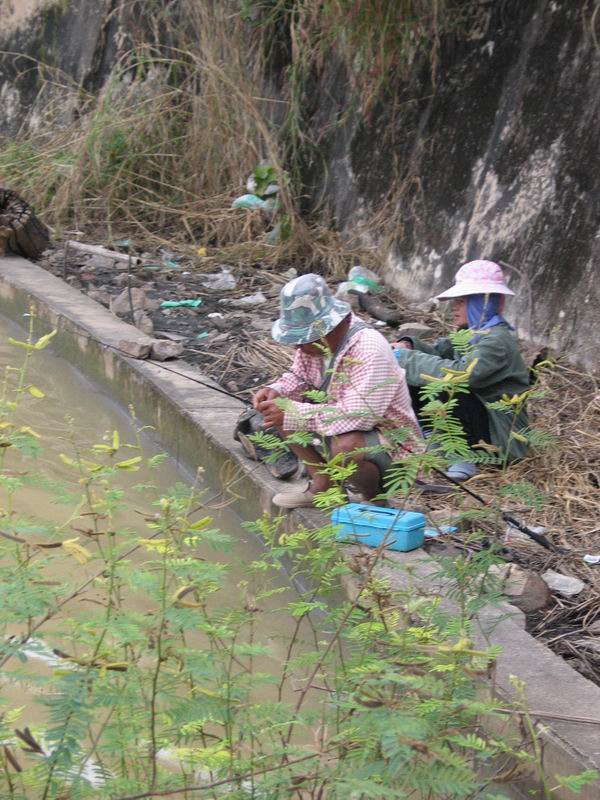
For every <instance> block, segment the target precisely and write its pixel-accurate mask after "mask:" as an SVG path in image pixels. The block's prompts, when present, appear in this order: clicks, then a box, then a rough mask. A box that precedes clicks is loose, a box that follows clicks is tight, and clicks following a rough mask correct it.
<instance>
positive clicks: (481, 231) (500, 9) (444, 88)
mask: <svg viewBox="0 0 600 800" xmlns="http://www.w3.org/2000/svg"><path fill="white" fill-rule="evenodd" d="M595 5H596V6H597V4H595ZM593 6H594V4H593V3H586V2H583V1H582V2H579V1H578V0H531V1H530V2H527V3H522V2H494V3H492V4H491V7H492V13H491V14H490V16H489V19H488V22H487V25H486V29H485V30H484V31H482V32H481V35H480V36H478V37H477V38H474V39H472V40H471V41H467V42H458V43H454V45H453V46H452V47H451V46H447V47H446V48H445V52H443V54H442V63H441V65H440V67H439V68H438V72H437V74H438V78H437V82H436V85H435V86H432V85H431V83H430V80H429V72H428V70H426V69H425V68H421V70H420V71H419V70H417V69H415V70H414V74H413V75H412V76H411V80H410V82H409V83H408V84H405V85H403V86H400V87H399V89H398V93H397V96H396V97H395V98H394V100H395V101H396V102H395V105H394V107H395V109H396V110H395V111H394V112H393V115H391V113H390V107H391V106H392V104H391V103H390V104H388V105H387V106H386V107H380V108H379V109H376V110H375V111H374V112H373V113H372V114H371V118H370V120H369V121H368V122H364V121H360V122H359V121H357V120H356V119H353V120H350V121H349V122H348V123H347V124H346V125H344V126H343V127H341V128H338V129H337V130H335V133H334V134H332V135H330V136H328V137H327V138H326V139H325V140H324V141H323V146H324V148H325V152H326V162H327V165H328V167H329V171H328V173H327V175H326V178H325V180H324V181H321V182H320V183H319V181H317V182H316V185H315V191H317V193H318V190H321V189H323V190H324V192H325V197H326V199H327V203H328V205H329V208H330V210H331V213H332V215H333V217H334V218H335V220H336V222H337V224H338V225H339V226H340V227H341V228H342V229H344V230H346V231H348V232H352V231H354V230H356V228H357V226H358V225H359V224H360V223H361V221H364V220H365V219H366V218H368V213H369V210H370V208H371V207H372V206H373V204H374V203H376V202H378V201H379V200H380V199H381V197H382V196H383V195H384V194H385V192H386V191H388V190H390V189H394V188H403V192H402V200H401V201H400V202H398V203H397V204H396V205H395V210H394V214H393V215H392V218H391V221H392V236H391V239H390V245H389V247H388V248H387V260H386V265H385V271H386V275H387V277H388V279H389V280H390V281H391V282H392V283H394V284H396V285H397V286H399V287H401V288H402V289H403V290H405V291H406V292H407V293H408V294H409V295H411V296H413V297H418V298H422V297H428V296H430V295H431V294H433V293H434V292H435V291H436V290H439V289H440V288H445V287H446V286H447V285H449V284H450V283H451V282H452V276H453V274H454V272H455V270H456V269H457V267H458V266H459V265H460V264H461V263H463V262H464V261H466V260H471V259H474V258H481V257H484V258H492V259H496V260H503V261H505V262H507V263H508V264H510V265H512V266H513V267H514V268H515V269H513V270H507V272H508V274H509V276H510V280H511V284H512V286H513V287H514V288H515V289H516V290H517V291H518V299H517V300H515V301H513V302H512V309H511V316H512V319H513V320H514V322H515V324H516V325H517V326H518V329H519V332H520V333H521V334H522V335H524V336H527V337H529V338H532V339H533V340H535V341H548V340H550V341H551V342H552V343H553V344H556V345H558V346H561V347H563V348H567V349H568V351H569V352H570V353H571V354H572V355H573V356H574V358H575V359H576V360H579V361H581V362H583V363H586V364H588V365H598V364H599V363H600V355H599V352H600V348H599V345H600V288H599V286H600V284H599V282H598V279H597V276H598V268H597V264H598V262H599V259H600V45H599V43H598V41H597V39H598V38H600V19H596V32H597V38H596V40H595V39H594V37H593V36H592V34H591V30H590V25H591V21H592V19H591V18H592V11H593V8H592V7H593ZM599 16H600V15H597V17H599ZM327 88H328V87H323V89H322V91H323V95H324V96H325V95H326V94H327ZM340 92H343V90H340V88H339V86H338V94H337V97H335V96H334V97H333V98H332V96H331V93H329V94H328V95H327V96H328V100H327V102H329V104H330V106H329V112H328V113H329V114H330V115H331V113H333V111H334V109H335V107H336V106H337V107H338V108H339V107H341V106H343V105H344V103H345V102H347V97H346V98H344V97H343V96H341V94H340ZM315 119H316V121H317V124H318V125H319V126H321V125H322V124H323V121H324V120H323V111H322V110H320V111H319V115H318V116H316V117H315ZM390 131H391V132H390ZM394 158H397V159H398V162H399V164H400V168H401V171H402V172H403V177H402V180H400V181H398V183H399V184H402V183H403V184H404V187H400V186H397V187H394V186H393V184H392V182H391V181H390V176H391V174H392V169H391V166H392V163H393V160H394ZM598 277H600V276H598Z"/></svg>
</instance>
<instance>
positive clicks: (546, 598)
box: [490, 564, 552, 614]
mask: <svg viewBox="0 0 600 800" xmlns="http://www.w3.org/2000/svg"><path fill="white" fill-rule="evenodd" d="M490 573H491V574H496V575H497V576H498V577H499V579H500V583H501V589H502V594H503V595H504V596H505V597H506V599H507V600H508V602H509V603H510V604H511V605H513V606H516V607H517V608H519V609H521V611H524V612H525V613H526V614H530V613H532V612H534V611H540V610H541V609H542V608H545V607H546V606H547V605H548V603H549V602H550V600H551V599H552V595H551V594H550V589H549V588H548V586H547V585H546V583H545V581H544V580H542V578H541V577H540V575H538V574H537V573H536V572H530V571H529V570H525V569H521V567H519V566H517V565H516V564H502V565H499V566H493V567H491V569H490Z"/></svg>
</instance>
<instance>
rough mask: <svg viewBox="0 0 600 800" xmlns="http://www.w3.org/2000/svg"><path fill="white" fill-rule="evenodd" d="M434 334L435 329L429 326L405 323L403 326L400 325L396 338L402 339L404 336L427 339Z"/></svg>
mask: <svg viewBox="0 0 600 800" xmlns="http://www.w3.org/2000/svg"><path fill="white" fill-rule="evenodd" d="M432 334H433V328H430V327H429V325H424V324H423V323H421V322H405V323H404V324H403V325H398V327H397V328H396V330H395V332H394V336H397V338H398V339H401V338H402V337H403V336H418V337H419V338H426V337H427V336H431V335H432Z"/></svg>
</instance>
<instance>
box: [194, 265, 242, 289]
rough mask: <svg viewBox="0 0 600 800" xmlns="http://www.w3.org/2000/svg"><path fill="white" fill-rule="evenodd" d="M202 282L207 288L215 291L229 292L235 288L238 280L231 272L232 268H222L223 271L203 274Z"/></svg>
mask: <svg viewBox="0 0 600 800" xmlns="http://www.w3.org/2000/svg"><path fill="white" fill-rule="evenodd" d="M200 283H201V284H202V285H203V286H204V287H205V288H206V289H212V290H213V291H214V292H227V291H230V290H231V289H235V287H236V286H237V281H236V279H235V278H234V276H233V275H232V274H231V270H229V269H225V267H222V268H221V272H211V273H209V274H208V275H203V276H202V278H200Z"/></svg>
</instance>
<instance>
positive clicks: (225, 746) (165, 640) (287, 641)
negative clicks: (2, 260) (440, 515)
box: [0, 317, 594, 800]
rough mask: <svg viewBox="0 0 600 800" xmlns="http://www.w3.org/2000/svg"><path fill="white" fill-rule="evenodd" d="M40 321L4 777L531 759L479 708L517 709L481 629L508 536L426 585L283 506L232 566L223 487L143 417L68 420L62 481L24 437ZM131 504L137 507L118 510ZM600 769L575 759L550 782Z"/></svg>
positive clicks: (10, 377) (350, 781)
mask: <svg viewBox="0 0 600 800" xmlns="http://www.w3.org/2000/svg"><path fill="white" fill-rule="evenodd" d="M34 327H35V321H34V318H33V317H32V318H31V319H30V331H29V336H28V337H27V339H25V340H15V341H14V342H13V345H14V347H15V353H17V352H18V353H22V354H23V363H22V364H21V366H20V367H16V368H12V367H11V368H7V370H6V372H5V381H4V386H3V390H2V395H1V404H0V410H1V423H0V424H1V425H2V429H1V430H2V436H3V437H4V440H5V442H6V444H5V446H4V447H3V448H2V455H1V456H0V457H1V458H2V462H1V464H0V498H1V500H0V504H1V508H2V514H3V518H2V526H1V527H2V530H1V531H0V609H1V610H2V615H1V617H0V619H1V623H0V627H1V636H0V682H1V683H2V685H3V687H4V688H8V687H10V686H14V685H15V684H16V685H20V684H22V683H24V684H25V685H26V686H28V687H33V688H34V691H33V692H31V691H30V692H29V693H28V695H27V696H26V698H25V699H24V700H18V701H17V702H16V703H15V702H14V701H13V700H12V699H11V695H9V694H7V693H6V692H5V693H4V699H3V706H2V712H1V714H0V736H1V737H2V745H3V746H2V750H1V751H0V787H1V789H0V791H1V793H2V796H3V797H7V798H11V800H26V799H27V800H29V798H33V797H36V798H37V797H39V798H45V800H63V798H67V797H68V798H69V800H80V799H81V800H85V798H95V800H102V799H103V798H106V800H109V798H110V800H133V798H145V797H152V796H158V795H160V794H161V793H162V794H165V793H166V794H168V793H172V794H174V795H175V796H177V795H181V796H184V797H185V796H186V795H187V796H190V797H192V796H196V795H197V796H206V797H211V798H216V797H218V796H220V794H221V792H227V796H229V797H232V798H233V799H234V800H236V798H237V799H238V800H242V799H244V800H250V798H256V799H257V800H258V798H261V800H262V798H270V800H284V798H285V799H286V800H287V798H289V797H294V796H298V797H300V796H301V797H303V798H313V799H314V800H317V798H322V797H324V796H327V797H331V798H339V800H342V798H344V800H345V799H346V798H348V797H349V796H353V795H354V794H357V795H358V794H360V796H361V797H363V798H372V799H373V800H376V798H377V800H378V799H379V798H381V797H397V796H402V794H405V795H406V794H408V795H410V794H411V793H418V794H419V795H420V796H422V797H431V798H434V797H435V798H436V800H450V798H456V800H458V799H459V798H460V800H467V799H468V798H472V800H475V798H476V797H477V798H479V797H481V796H482V792H483V791H484V790H485V788H486V787H487V786H488V785H489V784H490V782H492V781H493V780H494V778H495V777H498V776H499V775H500V774H501V773H502V772H503V771H504V772H506V769H507V764H516V765H521V764H522V765H529V764H531V763H532V758H534V756H532V755H531V753H530V751H529V749H528V747H526V746H524V744H523V743H522V742H521V741H519V740H515V741H509V740H507V739H506V738H500V737H498V736H497V735H493V734H492V733H490V732H489V731H488V730H487V728H486V727H485V726H484V725H483V723H482V720H483V719H484V718H486V717H493V716H494V715H496V714H497V713H500V712H502V711H503V710H504V709H501V708H499V707H498V704H497V702H496V701H495V700H493V699H490V700H486V699H483V697H482V695H481V693H480V692H479V690H478V682H479V681H480V680H481V679H483V677H484V676H485V675H486V674H487V672H488V671H489V670H490V669H493V663H494V658H495V651H494V650H493V649H490V650H486V649H481V648H479V647H477V646H476V645H475V643H474V639H473V635H472V626H473V620H474V617H475V615H476V613H477V612H478V610H479V609H480V608H481V607H482V606H483V605H484V604H486V603H489V602H492V601H493V600H494V599H495V597H496V596H497V587H496V586H495V585H494V582H493V580H491V578H490V566H491V564H493V563H494V560H495V559H496V557H495V555H494V553H493V552H486V551H482V552H481V553H479V555H477V556H476V557H472V556H469V557H464V558H458V559H453V560H452V561H448V562H444V561H440V565H439V570H440V578H441V581H442V582H443V583H445V584H446V588H445V589H443V590H442V589H441V588H440V590H439V591H438V590H435V589H434V588H433V587H432V586H431V585H430V586H429V587H428V589H427V591H426V592H425V591H424V590H423V589H422V588H420V585H419V583H418V582H414V581H413V579H412V577H411V575H410V573H407V574H404V572H403V568H402V567H401V566H399V565H397V564H395V562H392V561H390V560H388V559H386V557H385V550H384V548H383V547H380V548H378V549H375V550H368V551H366V550H362V549H358V550H357V551H355V552H353V553H349V552H348V551H347V550H346V549H345V548H344V546H343V545H342V543H341V542H340V541H339V540H338V530H337V528H336V527H334V526H332V525H327V524H326V525H318V526H315V527H299V528H297V529H295V530H293V531H290V530H287V529H286V528H285V527H284V520H283V519H281V518H271V517H268V516H265V517H263V518H261V519H259V520H257V521H256V522H254V523H251V524H248V525H247V527H248V529H249V531H248V535H250V534H256V535H258V536H259V537H260V538H261V539H262V541H263V542H264V543H265V545H266V548H265V549H264V551H263V552H262V553H257V555H256V557H255V558H254V560H250V561H248V560H247V559H246V561H245V563H244V575H243V578H242V580H238V581H237V583H235V584H232V582H231V564H232V562H233V560H234V558H235V556H234V547H233V544H234V543H233V540H232V537H231V536H228V535H226V534H225V533H224V532H223V531H221V530H219V529H218V527H217V525H216V524H215V523H214V522H213V513H212V511H211V509H210V499H209V498H208V497H207V496H206V490H205V489H203V488H202V487H201V486H199V485H184V484H180V485H176V486H175V487H174V488H173V489H171V490H170V491H168V492H166V493H157V491H156V489H155V488H154V486H153V482H152V480H148V479H147V478H145V476H144V475H143V474H141V471H142V470H144V471H150V472H151V471H152V470H153V469H154V468H156V466H157V465H158V464H159V463H160V462H161V458H162V457H161V456H152V457H147V456H146V454H145V453H144V450H143V447H142V441H141V438H140V430H141V428H140V426H139V424H138V423H137V422H135V421H134V429H133V435H130V434H126V433H124V432H123V431H111V432H110V433H109V435H107V436H106V437H104V438H103V439H102V440H101V441H98V442H95V443H92V444H91V445H87V446H85V447H84V446H82V445H81V444H80V443H79V442H77V440H76V439H75V438H74V437H73V436H69V437H68V438H67V440H66V443H65V447H64V452H63V453H62V454H61V456H60V469H61V471H62V472H63V474H64V473H66V474H67V476H70V477H67V478H65V481H66V485H65V486H63V487H59V486H58V485H57V481H56V479H55V478H53V477H49V476H47V475H45V474H44V470H43V468H39V467H38V466H36V461H35V456H36V453H34V452H31V451H30V450H29V449H28V448H21V449H19V450H18V449H17V446H18V443H19V441H20V440H19V436H25V437H31V438H32V439H35V440H36V441H37V437H36V435H35V432H34V431H32V430H29V431H25V430H23V428H26V427H27V426H24V425H23V424H22V419H21V417H22V415H23V414H26V413H27V407H28V404H30V403H43V402H44V398H43V394H44V392H43V391H42V390H41V389H38V388H37V387H36V386H34V385H33V384H32V383H31V382H30V380H29V378H28V370H29V368H30V366H31V359H32V358H33V357H34V356H35V354H36V353H37V352H38V351H39V350H42V349H43V348H44V347H45V346H47V345H48V344H49V343H50V342H51V340H52V334H48V335H46V336H43V337H40V338H37V337H36V336H35V332H34ZM399 435H400V438H401V436H402V435H401V434H399ZM297 441H306V440H305V435H304V436H303V435H302V434H299V435H298V439H297ZM263 443H266V440H263ZM41 445H43V441H42V442H41V443H40V446H41ZM13 457H15V458H17V459H18V463H19V466H20V469H18V470H17V469H14V466H12V465H11V464H10V459H11V458H13ZM417 457H419V456H418V455H417V454H415V455H414V458H417ZM24 461H25V462H26V463H27V464H28V465H29V468H28V469H26V470H23V469H22V466H23V462H24ZM327 468H328V469H329V470H330V474H331V476H332V484H333V487H334V488H335V487H337V486H338V485H340V484H341V483H343V481H344V480H345V479H346V478H347V476H348V475H349V474H351V471H350V470H349V468H348V465H345V464H344V463H343V462H342V461H341V460H340V459H338V458H335V459H330V460H329V463H328V464H327ZM137 473H140V479H141V480H140V482H139V483H138V484H136V485H134V486H132V485H131V481H130V480H125V479H126V478H127V476H132V475H136V474H137ZM32 485H34V486H35V487H36V491H39V492H48V493H49V494H50V495H51V496H52V497H59V498H60V505H59V506H57V508H58V509H60V510H61V515H64V516H63V518H62V521H53V522H50V521H46V520H44V519H38V518H34V517H32V516H31V513H30V510H29V509H25V508H23V507H22V505H21V501H20V496H21V492H22V491H23V490H25V488H26V487H27V486H29V487H30V486H32ZM132 504H134V507H135V508H137V509H139V510H140V512H141V513H140V514H139V515H138V516H139V522H138V524H136V525H135V526H134V528H133V529H131V528H130V527H127V526H124V525H123V524H122V523H121V521H120V520H121V514H122V512H123V510H124V509H126V508H127V507H128V506H131V505H132ZM140 506H141V508H140ZM382 563H385V566H386V574H385V575H383V574H382V573H381V572H380V570H379V567H380V566H381V564H382ZM396 570H398V571H399V572H400V573H401V574H402V580H401V581H399V582H397V581H395V580H393V574H394V572H395V571H396ZM290 580H291V581H292V583H293V585H294V586H295V587H296V593H295V595H294V597H293V598H292V599H290V598H289V588H288V585H289V582H290ZM341 583H344V584H346V586H347V587H348V588H349V592H348V596H343V595H342V593H341V592H340V584H341ZM440 586H441V584H440ZM443 594H445V595H446V596H447V597H450V599H451V601H452V603H453V604H454V605H453V607H451V608H449V607H447V606H445V605H444V604H443V602H442V600H443ZM282 618H284V619H285V620H286V623H285V625H284V626H281V624H276V623H275V620H281V619H282ZM277 630H281V631H282V632H281V633H279V634H278V633H276V632H275V631H277ZM40 664H41V666H40ZM531 735H532V736H533V737H534V738H535V737H537V731H536V730H535V726H534V725H533V724H532V731H531ZM593 779H594V777H593V776H592V774H591V773H588V774H584V775H581V776H569V777H566V778H562V777H558V776H556V777H555V778H554V779H553V783H552V785H550V784H547V785H548V792H549V793H547V794H546V795H545V797H548V798H551V797H552V793H553V792H554V788H553V787H554V783H556V784H557V785H561V786H570V787H571V788H573V787H578V786H583V785H584V783H585V782H586V781H588V780H593ZM548 780H550V781H551V782H552V779H548ZM544 785H546V784H544Z"/></svg>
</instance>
